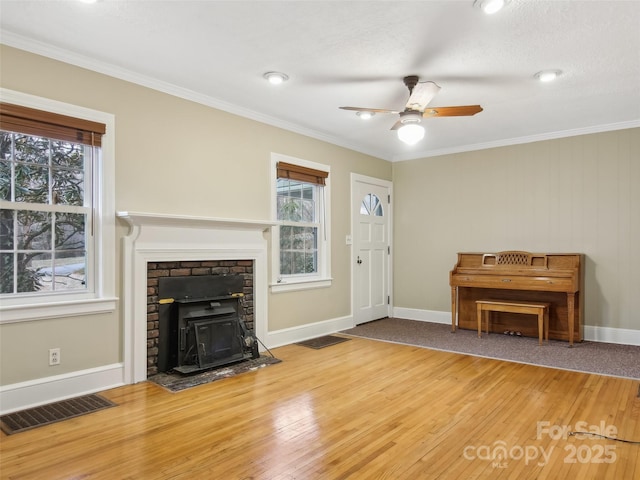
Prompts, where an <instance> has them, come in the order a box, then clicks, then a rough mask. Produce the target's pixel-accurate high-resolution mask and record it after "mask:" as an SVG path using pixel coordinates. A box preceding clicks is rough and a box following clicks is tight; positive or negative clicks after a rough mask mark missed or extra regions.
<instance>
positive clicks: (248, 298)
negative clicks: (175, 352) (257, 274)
mask: <svg viewBox="0 0 640 480" xmlns="http://www.w3.org/2000/svg"><path fill="white" fill-rule="evenodd" d="M205 275H214V276H215V275H241V276H242V277H243V285H244V287H243V291H242V293H244V297H243V304H244V308H243V309H242V310H241V311H239V312H238V313H239V315H240V318H241V319H242V320H244V322H245V325H246V326H247V328H248V329H249V330H253V329H254V328H253V327H254V326H253V260H213V261H197V262H193V261H190V262H147V376H151V375H155V374H156V373H158V347H159V342H158V339H159V337H160V325H159V323H160V322H159V315H158V312H159V310H160V304H159V300H160V298H159V296H158V283H159V280H160V278H163V277H190V276H205ZM234 293H239V292H234Z"/></svg>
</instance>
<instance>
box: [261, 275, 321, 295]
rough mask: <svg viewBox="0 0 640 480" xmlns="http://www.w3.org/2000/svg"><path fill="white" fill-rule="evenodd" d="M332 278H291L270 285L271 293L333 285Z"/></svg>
mask: <svg viewBox="0 0 640 480" xmlns="http://www.w3.org/2000/svg"><path fill="white" fill-rule="evenodd" d="M332 281H333V279H332V278H314V279H307V280H289V281H283V282H279V283H272V284H270V285H269V287H270V288H271V293H284V292H295V291H298V290H311V289H314V288H327V287H330V286H331V282H332Z"/></svg>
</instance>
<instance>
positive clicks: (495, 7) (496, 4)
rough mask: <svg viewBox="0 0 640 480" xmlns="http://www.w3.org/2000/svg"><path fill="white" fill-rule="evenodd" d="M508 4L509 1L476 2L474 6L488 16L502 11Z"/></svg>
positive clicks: (485, 0) (487, 0) (478, 0)
mask: <svg viewBox="0 0 640 480" xmlns="http://www.w3.org/2000/svg"><path fill="white" fill-rule="evenodd" d="M507 3H509V0H475V2H473V5H474V6H475V7H478V8H480V9H482V11H483V12H484V13H486V14H487V15H493V14H494V13H497V12H499V11H500V10H502V8H503V7H504V6H505V5H506V4H507Z"/></svg>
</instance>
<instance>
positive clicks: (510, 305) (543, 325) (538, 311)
mask: <svg viewBox="0 0 640 480" xmlns="http://www.w3.org/2000/svg"><path fill="white" fill-rule="evenodd" d="M476 305H477V310H478V338H482V317H483V316H484V320H485V322H486V325H487V335H489V319H490V317H491V312H508V313H524V314H530V315H536V316H537V318H538V344H539V345H542V337H543V334H544V339H545V340H546V341H547V343H549V304H548V303H533V302H518V301H514V300H509V301H506V300H476Z"/></svg>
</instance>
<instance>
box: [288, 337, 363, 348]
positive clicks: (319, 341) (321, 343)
mask: <svg viewBox="0 0 640 480" xmlns="http://www.w3.org/2000/svg"><path fill="white" fill-rule="evenodd" d="M347 340H351V339H350V338H346V337H338V336H336V335H325V336H324V337H318V338H312V339H311V340H305V341H304V342H297V343H296V345H301V346H303V347H309V348H315V349H316V350H317V349H319V348H324V347H328V346H330V345H335V344H337V343H342V342H346V341H347Z"/></svg>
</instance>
